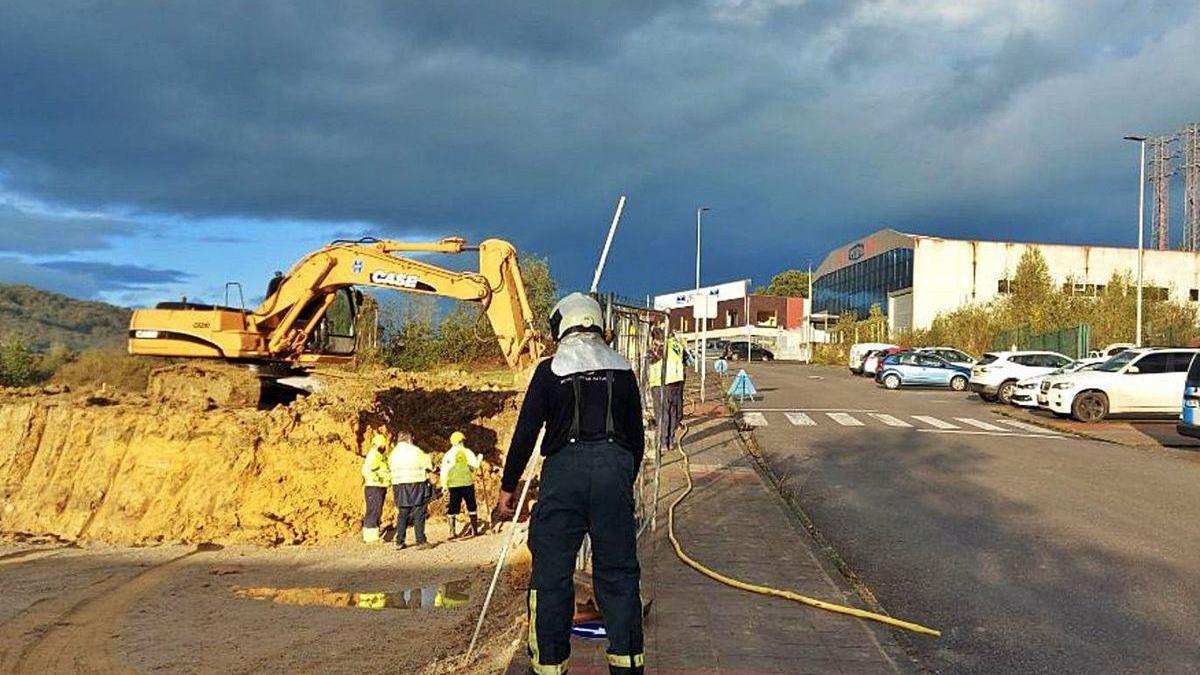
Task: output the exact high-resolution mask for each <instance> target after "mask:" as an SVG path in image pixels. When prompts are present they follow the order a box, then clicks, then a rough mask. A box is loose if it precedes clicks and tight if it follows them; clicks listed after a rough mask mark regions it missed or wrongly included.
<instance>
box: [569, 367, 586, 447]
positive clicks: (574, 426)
mask: <svg viewBox="0 0 1200 675" xmlns="http://www.w3.org/2000/svg"><path fill="white" fill-rule="evenodd" d="M571 388H572V389H574V390H575V419H574V420H573V421H572V422H571V436H570V438H569V439H568V440H569V441H570V442H571V443H574V442H576V441H578V440H579V404H580V401H581V400H582V399H583V397H582V395H581V394H580V391H579V390H580V387H579V373H576V374H574V375H572V376H571Z"/></svg>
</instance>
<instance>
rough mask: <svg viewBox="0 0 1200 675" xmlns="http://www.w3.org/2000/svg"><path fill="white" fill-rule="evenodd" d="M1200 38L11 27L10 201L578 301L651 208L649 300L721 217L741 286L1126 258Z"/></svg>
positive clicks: (1190, 34)
mask: <svg viewBox="0 0 1200 675" xmlns="http://www.w3.org/2000/svg"><path fill="white" fill-rule="evenodd" d="M1198 35H1200V25H1198V24H1197V21H1196V17H1195V7H1194V6H1193V5H1189V4H1186V3H1163V4H1161V5H1155V6H1148V5H1144V4H1136V5H1135V4H1129V3H1127V2H1122V1H1119V0H1112V1H1111V2H1097V3H1077V2H1072V1H1070V0H1061V1H1060V2H1057V3H1055V2H1046V3H1012V2H1008V1H1007V0H998V1H996V2H984V1H983V0H980V1H979V2H974V3H953V2H947V3H934V2H920V1H916V0H913V1H911V2H910V1H900V0H892V1H888V0H884V1H878V2H783V1H780V2H771V1H767V0H761V1H746V2H733V1H724V2H716V1H714V2H683V1H679V2H632V3H605V2H583V1H577V2H533V1H527V2H521V3H516V4H514V3H476V2H465V1H464V2H458V1H454V2H432V3H430V2H409V3H392V2H377V3H372V2H357V3H356V2H351V3H325V2H315V1H313V2H308V3H287V4H283V3H240V2H238V3H235V2H177V3H161V2H123V3H93V2H83V1H80V2H75V3H45V2H35V1H32V0H30V1H18V2H8V3H4V4H3V5H0V91H3V92H5V97H4V103H3V104H2V105H0V173H2V175H3V176H4V181H5V187H6V188H7V189H10V190H13V191H15V192H18V193H22V194H27V195H31V196H33V197H36V198H38V199H43V200H47V201H51V202H59V203H63V204H67V205H71V206H76V207H79V208H88V209H92V208H105V207H109V206H114V205H115V206H118V207H120V208H121V209H122V210H123V211H124V212H133V213H136V212H137V211H139V210H141V211H148V212H154V213H166V214H174V215H180V216H184V217H186V216H196V217H200V218H209V217H217V218H221V217H251V218H258V219H273V218H297V219H311V220H320V221H327V222H328V221H333V222H344V221H350V222H355V223H369V224H375V225H378V226H379V227H381V228H384V229H385V230H388V231H390V232H393V233H401V234H402V233H404V232H405V231H409V230H412V229H417V228H419V229H420V230H421V231H423V232H424V231H437V230H440V231H445V232H446V233H456V232H460V233H463V234H466V235H468V236H473V237H479V236H503V237H506V238H510V239H513V240H514V241H515V242H516V243H517V244H518V245H519V246H521V247H523V248H526V249H532V250H534V251H537V252H539V253H542V254H548V255H550V256H551V258H552V261H553V263H554V264H555V268H556V271H557V272H558V274H559V275H560V276H563V277H564V278H566V279H567V280H568V282H569V283H579V282H581V281H583V280H584V279H586V277H587V276H588V274H587V270H586V268H587V266H588V265H590V264H591V261H592V260H593V259H594V257H595V255H596V251H597V250H598V248H599V246H600V243H601V241H602V238H603V227H604V225H605V224H606V222H607V219H608V217H609V214H610V213H611V209H612V206H613V202H614V200H615V197H616V195H617V194H619V193H620V192H625V193H627V194H628V195H629V197H630V202H629V207H628V210H627V213H626V219H625V226H624V228H625V229H623V230H622V232H621V234H620V235H619V237H618V241H617V246H618V249H617V250H618V252H619V253H620V255H618V256H614V258H613V260H612V263H611V264H612V268H610V273H609V274H606V279H611V280H612V281H613V283H614V284H615V285H616V287H617V288H618V290H624V291H629V292H637V291H639V290H642V288H643V287H644V285H649V284H654V285H655V287H656V288H658V287H660V286H661V284H671V285H674V284H677V283H678V284H682V283H685V282H686V281H687V280H688V279H689V276H690V275H689V274H688V269H689V267H690V265H689V256H687V255H685V254H683V253H681V252H679V251H677V250H676V249H685V248H689V247H690V246H691V243H690V235H689V234H688V233H689V223H690V222H691V218H692V216H691V214H692V212H693V210H694V209H695V207H696V206H697V205H699V204H700V203H704V204H706V205H708V206H712V207H713V208H714V211H713V213H712V214H710V215H711V218H710V221H709V222H710V223H711V232H710V234H709V236H711V237H715V238H716V240H717V241H719V242H721V243H722V244H723V245H722V246H721V247H720V248H714V249H710V250H712V251H714V253H713V256H714V258H713V259H712V265H711V267H710V268H709V269H710V270H712V273H713V274H714V276H735V275H736V276H741V275H745V274H752V275H755V276H756V277H760V278H761V277H763V276H765V275H767V274H769V273H771V272H773V271H775V270H777V269H778V268H780V267H783V266H788V265H799V264H802V262H803V257H805V256H812V257H816V258H819V256H820V255H822V254H823V253H824V251H825V250H827V249H828V248H829V247H831V246H833V245H836V244H839V243H842V242H843V241H845V240H847V239H850V238H852V237H854V236H857V235H858V234H861V233H863V232H867V231H870V230H873V229H875V228H876V227H879V226H884V225H891V224H895V225H901V226H910V227H909V229H916V230H930V229H939V230H941V231H942V233H943V234H957V235H964V236H996V233H997V232H998V231H1007V232H1011V236H1014V237H1021V238H1030V237H1032V236H1042V235H1043V234H1044V233H1045V232H1047V231H1050V230H1053V228H1055V227H1058V226H1060V225H1062V224H1063V223H1066V222H1072V223H1079V222H1091V223H1093V225H1092V226H1091V228H1090V230H1088V229H1087V228H1083V227H1080V230H1079V232H1075V231H1073V232H1072V234H1078V233H1080V232H1082V233H1083V234H1085V235H1087V236H1090V237H1091V238H1092V239H1104V238H1105V237H1111V236H1115V235H1114V234H1113V232H1114V231H1115V230H1114V228H1116V227H1120V226H1123V225H1124V220H1125V219H1126V217H1127V216H1128V210H1127V209H1125V210H1121V211H1120V212H1119V213H1120V215H1119V216H1116V215H1114V214H1115V213H1117V202H1116V201H1115V200H1116V198H1117V197H1118V196H1120V197H1122V198H1123V197H1124V194H1123V193H1122V192H1121V191H1120V190H1118V189H1117V188H1118V186H1123V185H1124V183H1122V182H1121V181H1123V180H1124V179H1125V177H1126V176H1127V174H1128V173H1129V169H1130V167H1129V166H1128V165H1127V163H1125V160H1126V155H1125V154H1124V151H1125V148H1123V147H1122V146H1121V144H1120V143H1119V138H1120V135H1121V134H1122V133H1123V132H1125V131H1126V130H1127V128H1129V127H1131V126H1132V125H1136V126H1138V127H1139V128H1146V129H1151V130H1161V131H1169V130H1171V129H1174V128H1176V127H1177V126H1178V125H1180V124H1182V123H1184V122H1186V121H1190V120H1191V119H1193V118H1195V117H1197V116H1198V114H1200V111H1198V110H1197V109H1196V106H1195V100H1194V97H1191V98H1189V97H1182V96H1176V95H1174V93H1175V92H1181V91H1193V92H1194V91H1195V90H1196V85H1197V84H1198V82H1197V80H1198V79H1200V76H1198V75H1197V72H1196V69H1195V66H1194V63H1195V54H1196V53H1198V52H1200V39H1198V38H1197V36H1198ZM1151 83H1153V86H1154V90H1153V91H1156V92H1159V93H1158V94H1157V98H1152V97H1149V96H1148V95H1147V92H1145V91H1143V90H1142V86H1143V85H1144V86H1145V87H1149V86H1150V84H1151ZM1084 175H1086V176H1088V178H1087V179H1086V180H1084V179H1081V178H1080V176H1084ZM943 218H944V219H945V220H943ZM950 219H952V220H950ZM0 233H2V230H0ZM2 236H3V235H2V234H0V237H2ZM96 237H97V238H96V239H94V240H93V241H94V242H102V241H103V240H104V239H103V236H101V235H99V234H98V235H96ZM2 242H3V239H0V243H2ZM17 250H19V249H17ZM676 258H678V260H676ZM651 262H658V263H659V264H656V265H651V264H650V263H651ZM650 270H654V271H655V273H662V274H665V275H667V278H666V280H665V281H664V280H663V279H661V278H656V277H655V275H654V273H652V272H651V271H650ZM58 271H59V272H64V273H65V272H66V270H61V269H60V270H58ZM117 283H119V282H117Z"/></svg>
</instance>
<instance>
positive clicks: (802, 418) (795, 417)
mask: <svg viewBox="0 0 1200 675" xmlns="http://www.w3.org/2000/svg"><path fill="white" fill-rule="evenodd" d="M783 415H784V417H786V418H788V421H789V422H791V423H792V424H793V425H795V426H798V427H815V426H816V425H817V423H816V422H815V421H813V418H811V417H809V416H808V415H807V414H805V413H802V412H788V413H783Z"/></svg>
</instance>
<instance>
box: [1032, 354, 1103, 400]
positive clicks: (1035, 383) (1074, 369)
mask: <svg viewBox="0 0 1200 675" xmlns="http://www.w3.org/2000/svg"><path fill="white" fill-rule="evenodd" d="M1107 360H1108V359H1101V358H1092V357H1088V358H1086V359H1079V360H1078V361H1076V362H1075V363H1070V364H1067V365H1065V366H1063V367H1062V368H1059V369H1058V370H1055V371H1053V372H1051V373H1049V374H1046V375H1034V376H1033V377H1027V378H1025V379H1023V380H1021V381H1020V382H1017V387H1016V389H1014V390H1013V394H1012V400H1010V401H1009V403H1012V404H1013V405H1015V406H1017V407H1020V408H1036V407H1038V391H1039V390H1040V389H1041V386H1042V380H1045V379H1047V378H1051V377H1054V376H1056V375H1066V374H1069V373H1078V372H1082V371H1087V370H1095V369H1096V368H1097V367H1098V366H1099V365H1100V364H1101V363H1104V362H1105V361H1107Z"/></svg>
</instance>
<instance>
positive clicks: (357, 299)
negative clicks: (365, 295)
mask: <svg viewBox="0 0 1200 675" xmlns="http://www.w3.org/2000/svg"><path fill="white" fill-rule="evenodd" d="M325 304H326V301H325V299H324V298H315V299H313V300H312V302H310V303H309V304H308V307H306V308H305V309H304V312H302V313H301V314H300V321H303V322H305V323H307V322H308V319H310V318H311V315H312V313H313V312H318V311H320V310H321V308H322V307H325ZM360 306H362V291H359V290H357V289H355V288H352V287H349V286H347V287H344V288H339V289H337V290H336V291H334V292H333V300H332V301H331V302H330V303H329V305H328V307H327V308H326V309H325V315H324V316H322V317H321V320H320V321H319V322H317V326H316V328H315V329H314V330H313V332H312V334H311V335H309V337H308V342H306V343H305V345H304V353H305V354H309V355H316V356H318V357H320V356H341V357H349V356H354V349H355V346H356V345H357V339H358V338H357V335H356V334H355V328H356V327H357V322H358V308H359V307H360Z"/></svg>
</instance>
